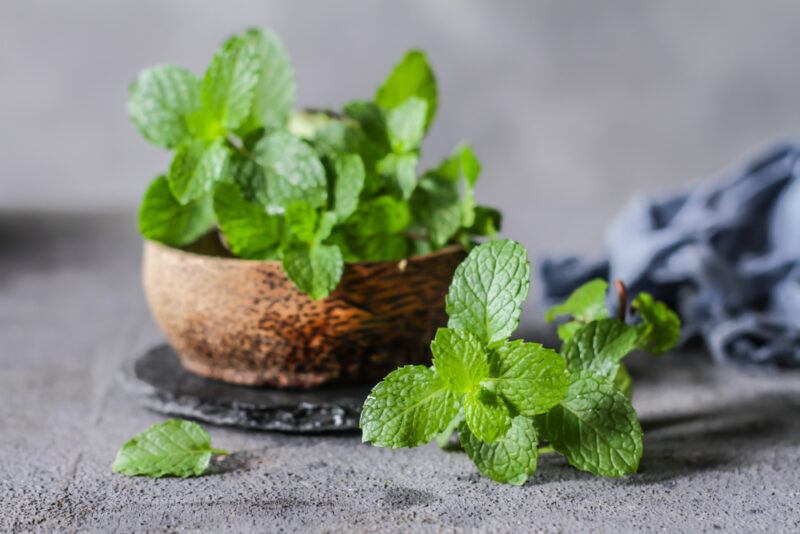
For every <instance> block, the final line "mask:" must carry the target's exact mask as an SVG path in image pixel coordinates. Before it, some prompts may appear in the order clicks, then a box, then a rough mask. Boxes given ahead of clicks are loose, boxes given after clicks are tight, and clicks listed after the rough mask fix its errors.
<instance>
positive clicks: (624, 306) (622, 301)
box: [614, 279, 628, 322]
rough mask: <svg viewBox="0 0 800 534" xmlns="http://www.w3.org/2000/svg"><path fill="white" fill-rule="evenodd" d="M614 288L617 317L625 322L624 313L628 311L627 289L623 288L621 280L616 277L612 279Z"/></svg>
mask: <svg viewBox="0 0 800 534" xmlns="http://www.w3.org/2000/svg"><path fill="white" fill-rule="evenodd" d="M614 288H615V289H616V290H617V302H618V303H619V304H618V306H619V307H618V308H617V318H618V319H619V320H620V321H622V322H625V315H626V313H627V312H628V290H627V289H626V288H625V284H623V283H622V280H620V279H616V280H614Z"/></svg>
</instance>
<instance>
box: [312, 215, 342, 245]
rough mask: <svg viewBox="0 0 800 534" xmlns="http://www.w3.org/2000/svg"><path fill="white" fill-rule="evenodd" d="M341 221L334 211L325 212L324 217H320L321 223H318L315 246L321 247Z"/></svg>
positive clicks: (314, 240)
mask: <svg viewBox="0 0 800 534" xmlns="http://www.w3.org/2000/svg"><path fill="white" fill-rule="evenodd" d="M338 221H339V218H338V217H337V216H336V214H335V213H334V212H332V211H325V212H323V213H322V215H320V216H319V222H318V223H317V230H316V233H315V234H314V239H313V241H312V242H313V244H315V245H319V244H320V243H322V242H323V241H325V240H326V239H328V237H330V235H331V234H332V233H333V228H334V226H336V223H337V222H338Z"/></svg>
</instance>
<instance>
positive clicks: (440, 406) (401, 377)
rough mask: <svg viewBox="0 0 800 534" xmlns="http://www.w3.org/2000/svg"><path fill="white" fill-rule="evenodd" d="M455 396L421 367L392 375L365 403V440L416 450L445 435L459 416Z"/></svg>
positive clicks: (362, 413) (434, 376)
mask: <svg viewBox="0 0 800 534" xmlns="http://www.w3.org/2000/svg"><path fill="white" fill-rule="evenodd" d="M458 409H459V403H458V397H457V395H456V394H455V393H453V392H452V391H450V390H449V389H448V388H447V385H446V384H445V382H444V381H443V380H442V379H441V378H439V376H438V375H437V374H436V372H435V371H434V370H433V369H431V368H428V367H425V366H422V365H416V366H410V365H409V366H405V367H400V368H399V369H396V370H394V371H392V372H391V373H389V375H388V376H386V378H384V379H383V381H382V382H380V383H379V384H378V385H377V386H375V387H374V388H373V390H372V392H371V393H370V394H369V396H368V397H367V400H366V401H365V402H364V407H363V409H362V411H361V423H360V426H361V431H362V437H361V439H362V441H364V442H371V443H372V444H373V445H377V446H378V447H392V448H397V447H416V446H418V445H422V444H424V443H428V442H429V441H431V440H432V439H433V438H434V437H436V435H437V434H439V433H440V432H442V431H443V430H444V429H445V428H446V427H447V425H448V423H449V422H450V421H452V420H453V418H454V417H455V416H456V414H457V413H458Z"/></svg>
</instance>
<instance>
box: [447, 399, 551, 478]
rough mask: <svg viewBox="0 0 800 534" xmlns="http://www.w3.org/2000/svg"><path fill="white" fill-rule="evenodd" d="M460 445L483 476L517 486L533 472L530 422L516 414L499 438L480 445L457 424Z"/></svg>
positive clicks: (535, 440)
mask: <svg viewBox="0 0 800 534" xmlns="http://www.w3.org/2000/svg"><path fill="white" fill-rule="evenodd" d="M460 434H461V446H462V447H463V448H464V451H465V452H466V453H467V456H469V457H470V459H471V460H472V461H473V462H474V463H475V466H476V467H477V468H478V471H480V472H481V474H483V475H484V476H487V477H489V478H491V479H492V480H494V481H496V482H501V483H503V484H513V485H515V486H521V485H522V484H524V483H525V481H526V480H528V478H529V477H530V476H531V475H532V474H533V473H534V471H536V463H537V461H538V459H539V441H538V438H537V436H536V427H535V426H534V424H533V421H532V420H531V419H530V418H528V417H525V416H522V415H519V416H517V417H514V419H512V421H511V428H509V429H508V431H507V432H506V434H505V436H504V437H503V439H500V440H498V441H495V442H494V443H484V442H483V441H481V440H480V439H478V438H477V437H476V436H475V435H474V434H473V433H472V432H470V430H469V427H467V425H465V424H462V425H461V431H460Z"/></svg>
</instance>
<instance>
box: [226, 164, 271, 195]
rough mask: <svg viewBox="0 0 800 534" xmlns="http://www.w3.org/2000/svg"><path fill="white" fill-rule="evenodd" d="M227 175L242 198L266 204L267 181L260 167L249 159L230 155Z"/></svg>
mask: <svg viewBox="0 0 800 534" xmlns="http://www.w3.org/2000/svg"><path fill="white" fill-rule="evenodd" d="M228 173H229V174H230V177H231V178H232V180H233V181H234V182H235V183H236V184H237V185H238V186H239V189H240V190H241V192H242V194H243V195H244V198H246V199H247V200H249V201H250V202H259V203H260V204H262V205H264V204H266V203H267V201H266V195H267V179H266V177H265V176H264V169H263V168H262V167H261V165H259V164H258V163H256V162H255V161H254V160H253V159H251V158H248V157H245V156H242V155H241V154H237V153H232V154H231V155H230V159H229V160H228Z"/></svg>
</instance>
